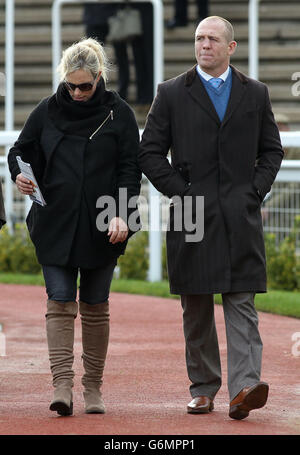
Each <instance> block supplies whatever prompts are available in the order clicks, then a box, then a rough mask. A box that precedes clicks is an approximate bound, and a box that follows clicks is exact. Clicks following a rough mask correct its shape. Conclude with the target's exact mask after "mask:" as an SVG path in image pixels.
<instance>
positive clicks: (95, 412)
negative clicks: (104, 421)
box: [85, 409, 105, 414]
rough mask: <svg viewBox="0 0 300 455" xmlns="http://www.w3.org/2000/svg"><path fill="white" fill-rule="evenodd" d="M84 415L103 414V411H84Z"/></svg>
mask: <svg viewBox="0 0 300 455" xmlns="http://www.w3.org/2000/svg"><path fill="white" fill-rule="evenodd" d="M85 413H86V414H105V410H104V409H90V410H85Z"/></svg>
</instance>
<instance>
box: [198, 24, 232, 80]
mask: <svg viewBox="0 0 300 455" xmlns="http://www.w3.org/2000/svg"><path fill="white" fill-rule="evenodd" d="M236 45H237V44H236V42H235V41H229V42H228V38H227V36H226V28H225V24H224V23H223V22H222V21H220V20H217V19H216V20H205V19H204V20H203V21H202V22H200V24H199V25H198V27H197V29H196V33H195V55H196V59H197V62H198V64H199V66H200V68H201V69H202V70H203V71H205V72H206V73H208V74H210V75H212V76H214V77H218V76H220V75H221V74H223V73H224V71H226V69H227V67H228V65H229V60H230V56H231V55H232V54H233V53H234V52H235V49H236Z"/></svg>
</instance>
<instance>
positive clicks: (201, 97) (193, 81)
mask: <svg viewBox="0 0 300 455" xmlns="http://www.w3.org/2000/svg"><path fill="white" fill-rule="evenodd" d="M185 86H186V88H187V90H188V93H189V94H190V96H191V97H192V98H193V99H194V100H195V101H196V102H197V103H198V104H200V106H201V107H202V109H204V110H205V112H206V113H207V114H208V115H209V116H210V117H211V118H212V119H213V120H214V121H215V122H217V124H218V125H221V122H220V119H219V117H218V114H217V112H216V110H215V107H214V105H213V103H212V101H211V99H210V97H209V95H208V94H207V91H206V90H205V87H204V85H203V84H202V82H201V79H200V77H199V76H198V74H197V70H196V65H195V66H194V67H193V68H192V69H191V70H189V71H188V72H187V73H186V78H185Z"/></svg>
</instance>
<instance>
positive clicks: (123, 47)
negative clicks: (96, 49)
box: [83, 2, 153, 112]
mask: <svg viewBox="0 0 300 455" xmlns="http://www.w3.org/2000/svg"><path fill="white" fill-rule="evenodd" d="M129 4H130V6H131V7H132V8H134V9H135V10H138V11H139V13H140V16H141V22H142V31H143V33H142V35H141V36H136V37H134V38H132V39H131V40H130V41H126V40H124V41H122V40H120V41H114V42H113V43H112V46H113V49H114V53H115V57H116V64H117V67H118V89H117V90H118V93H119V95H120V96H121V97H122V98H123V99H124V100H126V101H128V88H129V84H130V71H129V67H130V65H129V57H128V47H129V46H131V48H132V54H133V61H134V68H135V77H136V96H135V99H133V100H132V101H133V102H134V103H136V104H137V106H138V107H137V110H138V111H142V112H144V111H145V110H148V109H149V107H150V104H151V103H152V100H153V7H152V5H151V4H150V3H147V2H140V3H139V2H134V3H130V2H120V3H116V4H111V3H110V4H105V3H104V4H92V3H87V4H85V5H84V15H83V22H84V24H85V28H86V35H87V36H88V37H91V38H96V39H97V40H98V41H100V42H101V43H103V44H105V43H106V39H107V36H108V34H109V18H110V17H111V16H113V15H115V14H116V12H117V11H118V10H119V9H122V8H124V7H125V6H126V5H129Z"/></svg>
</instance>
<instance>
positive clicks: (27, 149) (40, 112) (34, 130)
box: [8, 100, 46, 182]
mask: <svg viewBox="0 0 300 455" xmlns="http://www.w3.org/2000/svg"><path fill="white" fill-rule="evenodd" d="M45 113H46V100H43V101H41V102H40V103H39V104H38V106H37V107H36V108H35V109H34V110H33V111H32V112H31V114H30V115H29V117H28V119H27V120H26V122H25V125H24V127H23V128H22V131H21V133H20V135H19V137H18V139H17V141H16V142H15V143H14V145H13V147H12V148H11V149H10V151H9V153H8V166H9V170H10V174H11V178H12V180H13V181H14V182H15V181H16V177H17V175H18V174H19V173H20V169H19V166H18V163H17V160H16V157H17V156H18V155H20V156H22V159H23V160H24V161H27V162H30V163H31V164H32V165H33V171H35V170H36V169H35V163H36V162H37V161H39V162H40V159H39V158H40V157H38V156H37V154H38V153H39V151H40V147H39V142H40V136H41V132H42V128H43V121H44V117H45Z"/></svg>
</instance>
